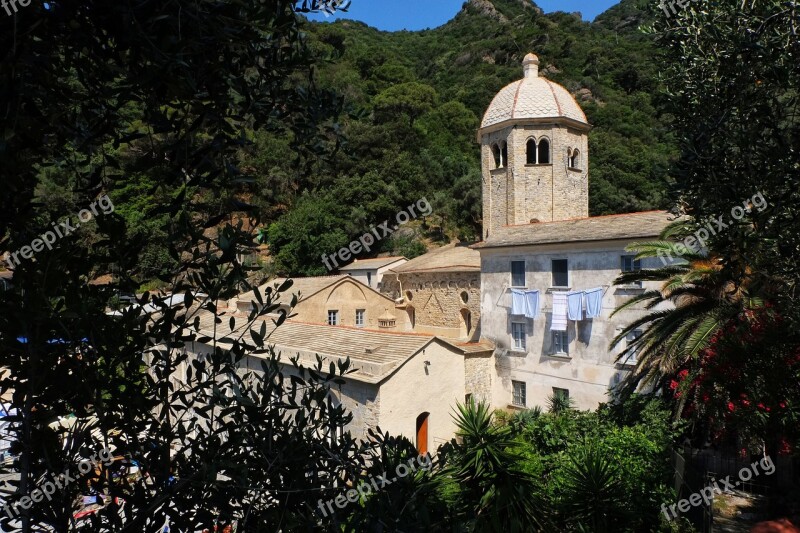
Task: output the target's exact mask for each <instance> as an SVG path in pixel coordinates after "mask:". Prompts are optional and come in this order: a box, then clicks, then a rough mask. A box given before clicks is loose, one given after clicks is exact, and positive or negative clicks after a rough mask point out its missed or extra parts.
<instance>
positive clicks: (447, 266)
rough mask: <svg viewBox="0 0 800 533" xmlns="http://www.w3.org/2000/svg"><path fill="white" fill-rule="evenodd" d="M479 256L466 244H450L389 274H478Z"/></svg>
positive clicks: (479, 267)
mask: <svg viewBox="0 0 800 533" xmlns="http://www.w3.org/2000/svg"><path fill="white" fill-rule="evenodd" d="M480 270H481V256H480V254H479V253H478V252H476V251H475V250H473V249H472V248H470V246H469V244H468V243H451V244H448V245H447V246H442V247H441V248H436V249H435V250H431V251H430V252H428V253H426V254H424V255H421V256H419V257H415V258H414V259H412V260H410V261H408V262H407V263H403V264H402V265H400V266H397V267H394V268H392V269H391V272H397V273H398V274H400V273H403V274H408V273H412V272H473V271H474V272H480Z"/></svg>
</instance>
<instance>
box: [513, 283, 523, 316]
mask: <svg viewBox="0 0 800 533" xmlns="http://www.w3.org/2000/svg"><path fill="white" fill-rule="evenodd" d="M525 307H526V305H525V291H521V290H519V289H511V314H512V315H524V314H525Z"/></svg>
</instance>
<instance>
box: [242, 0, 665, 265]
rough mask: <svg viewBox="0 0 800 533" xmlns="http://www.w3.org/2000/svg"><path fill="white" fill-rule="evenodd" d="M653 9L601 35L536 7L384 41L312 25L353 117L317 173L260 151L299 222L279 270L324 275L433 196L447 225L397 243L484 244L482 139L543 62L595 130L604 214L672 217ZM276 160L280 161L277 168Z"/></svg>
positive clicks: (349, 24) (274, 237)
mask: <svg viewBox="0 0 800 533" xmlns="http://www.w3.org/2000/svg"><path fill="white" fill-rule="evenodd" d="M649 16H650V15H648V14H647V13H646V12H645V8H644V3H643V2H623V3H622V4H620V5H618V6H615V7H614V8H612V9H611V10H609V11H608V12H606V13H604V14H603V15H601V16H600V17H599V18H598V19H597V20H596V21H595V22H594V23H587V22H583V21H582V20H580V18H579V16H577V15H576V14H567V13H554V14H548V15H545V14H543V13H542V11H541V10H540V9H539V8H538V7H536V6H535V4H533V3H529V2H526V1H525V0H492V1H489V0H472V1H470V2H466V3H465V4H464V7H463V9H462V10H461V12H460V13H458V15H457V16H456V17H455V18H454V19H453V20H451V21H450V22H448V23H447V24H445V25H443V26H441V27H439V28H435V29H429V30H423V31H414V32H409V31H401V32H381V31H378V30H376V29H374V28H371V27H369V26H367V25H365V24H363V23H359V22H353V21H347V20H340V21H337V22H334V23H309V24H308V28H307V29H308V32H309V39H310V40H311V41H312V46H313V49H314V50H315V51H316V52H318V53H319V55H320V57H324V58H326V60H325V61H324V62H321V63H320V64H319V66H318V69H319V70H318V83H319V84H320V85H321V86H323V87H326V88H330V89H333V90H335V91H336V92H337V93H338V94H340V95H341V96H342V98H343V102H344V104H345V107H346V109H348V110H349V113H348V115H347V116H346V117H343V118H342V122H341V127H342V131H343V133H344V135H345V138H346V144H344V145H343V146H342V147H341V150H340V151H339V152H338V155H337V156H336V157H335V158H334V159H333V160H331V161H326V162H325V163H323V164H320V165H318V166H317V167H316V168H314V170H313V172H312V173H311V174H310V175H306V176H297V178H296V179H294V180H292V179H286V178H287V177H288V176H291V175H292V172H293V171H292V170H291V169H290V168H289V167H287V166H286V165H285V164H284V162H290V161H291V160H292V157H291V152H290V148H289V145H288V144H287V143H281V142H280V141H277V140H272V141H268V140H264V141H263V144H262V146H269V148H270V149H271V150H272V154H271V155H265V154H263V153H261V154H258V155H256V154H257V153H258V150H256V151H255V152H254V155H253V157H254V159H255V160H257V161H258V163H260V164H254V165H253V166H254V167H256V168H258V169H259V170H258V172H259V173H260V174H261V175H260V177H259V184H260V187H259V188H258V192H257V196H258V197H259V199H260V200H261V201H262V202H264V207H265V208H266V207H267V204H270V203H272V202H274V201H275V200H276V199H279V200H280V201H279V203H280V204H281V205H284V206H286V212H285V213H284V214H283V215H282V216H281V217H280V218H279V220H278V222H277V223H276V224H274V225H273V226H272V227H271V228H270V231H269V242H270V245H271V247H272V250H273V253H274V254H275V257H276V260H277V261H276V266H277V268H278V270H281V271H283V272H284V273H291V274H299V273H302V274H319V273H322V272H324V268H323V267H322V264H321V262H320V260H319V257H320V255H321V254H323V253H330V252H334V251H335V250H337V249H338V248H340V247H342V246H346V244H347V243H348V242H350V240H351V239H353V238H354V237H355V236H357V235H359V234H361V233H363V232H364V231H365V230H367V229H368V228H369V227H370V226H371V225H373V224H376V223H379V222H381V221H383V220H385V219H387V218H390V217H393V216H394V214H395V213H396V212H397V211H399V210H401V209H403V208H404V207H405V206H406V205H408V204H409V203H410V202H413V201H415V200H417V199H418V198H420V197H422V196H426V197H427V198H428V200H429V201H430V202H431V204H432V205H433V215H432V216H431V217H428V218H427V219H426V220H425V222H424V225H419V226H417V227H416V234H409V233H410V232H409V233H407V234H406V235H405V237H404V238H401V239H397V238H395V239H394V240H392V241H388V242H385V243H383V247H384V250H386V251H393V252H396V253H405V254H406V255H414V253H419V252H420V251H421V250H422V248H421V247H419V246H412V245H411V243H412V242H413V241H414V240H416V239H419V238H421V237H423V236H424V237H427V238H432V239H434V240H437V239H438V240H442V241H444V240H448V239H451V238H454V237H458V238H462V239H474V238H476V237H477V236H478V235H479V227H480V220H481V194H480V180H481V178H480V162H479V145H478V144H477V142H476V139H475V132H476V129H477V127H478V125H479V122H480V118H481V116H482V114H483V112H484V110H485V109H486V107H487V106H488V105H489V102H490V101H491V99H492V98H493V96H494V95H495V94H496V93H497V91H499V90H500V89H501V88H502V87H503V86H505V85H506V84H508V83H510V82H512V81H514V80H516V79H519V78H521V77H522V67H521V61H522V58H523V57H524V55H525V54H526V53H527V52H530V51H534V52H535V53H536V54H538V56H539V58H540V60H541V66H540V69H541V75H543V76H546V77H548V78H550V79H552V80H553V81H556V82H558V83H560V84H562V85H564V86H565V87H566V88H567V89H568V90H569V91H570V92H571V93H572V94H573V95H575V97H576V98H577V99H578V101H579V103H580V104H581V105H582V107H583V109H584V111H585V112H586V115H587V117H588V119H589V121H590V123H591V124H592V125H593V127H594V128H593V130H592V132H591V135H590V210H591V214H592V215H603V214H611V213H624V212H632V211H640V210H648V209H654V208H661V207H665V206H666V205H667V199H666V192H667V190H668V186H669V180H668V176H667V167H668V162H669V160H670V158H672V157H674V156H675V155H676V148H675V146H676V143H675V141H674V139H672V138H670V136H669V134H668V133H667V131H666V128H665V127H664V125H663V123H662V120H661V119H660V117H659V116H658V113H657V111H656V109H655V106H654V96H653V95H654V94H656V89H657V83H658V81H657V74H658V65H657V63H656V62H655V61H654V56H655V53H654V49H653V45H652V43H651V41H650V40H649V37H647V36H645V35H644V34H643V33H642V32H640V31H639V27H640V25H641V24H643V23H646V22H647V21H648V17H649ZM267 159H268V161H267Z"/></svg>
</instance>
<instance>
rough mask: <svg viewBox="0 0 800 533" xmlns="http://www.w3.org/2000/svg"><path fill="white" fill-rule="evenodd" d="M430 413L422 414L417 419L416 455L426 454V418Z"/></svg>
mask: <svg viewBox="0 0 800 533" xmlns="http://www.w3.org/2000/svg"><path fill="white" fill-rule="evenodd" d="M429 417H430V413H422V414H421V415H419V416H418V417H417V453H419V454H420V455H425V454H426V453H428V418H429Z"/></svg>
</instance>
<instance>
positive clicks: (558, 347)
mask: <svg viewBox="0 0 800 533" xmlns="http://www.w3.org/2000/svg"><path fill="white" fill-rule="evenodd" d="M552 333H553V353H563V354H569V342H568V341H567V332H566V331H553V332H552Z"/></svg>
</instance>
